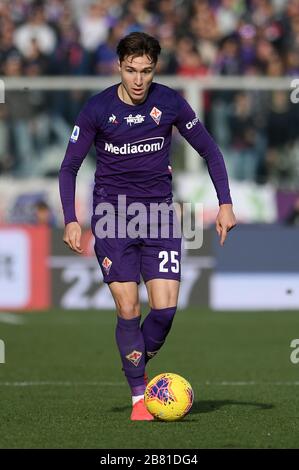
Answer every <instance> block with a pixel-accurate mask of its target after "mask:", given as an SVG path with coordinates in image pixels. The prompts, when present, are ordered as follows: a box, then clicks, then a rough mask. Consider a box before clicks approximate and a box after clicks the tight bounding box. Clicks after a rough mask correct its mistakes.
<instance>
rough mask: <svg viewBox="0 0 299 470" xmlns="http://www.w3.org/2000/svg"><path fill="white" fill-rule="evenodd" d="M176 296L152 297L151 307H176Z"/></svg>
mask: <svg viewBox="0 0 299 470" xmlns="http://www.w3.org/2000/svg"><path fill="white" fill-rule="evenodd" d="M176 302H177V298H176V296H175V295H171V294H169V295H167V296H165V297H164V298H159V297H158V298H152V299H151V308H154V309H159V310H161V309H163V308H176Z"/></svg>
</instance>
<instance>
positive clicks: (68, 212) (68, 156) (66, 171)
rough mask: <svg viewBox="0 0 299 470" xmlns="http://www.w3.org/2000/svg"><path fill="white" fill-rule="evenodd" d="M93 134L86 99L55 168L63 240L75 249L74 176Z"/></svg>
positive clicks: (77, 239)
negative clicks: (57, 169) (62, 156)
mask: <svg viewBox="0 0 299 470" xmlns="http://www.w3.org/2000/svg"><path fill="white" fill-rule="evenodd" d="M95 135H96V125H95V119H94V117H93V114H92V108H91V106H90V104H89V102H88V103H87V104H86V105H85V106H84V108H83V109H82V111H81V112H80V114H79V116H78V118H77V120H76V122H75V126H74V129H73V131H72V135H71V137H70V141H69V144H68V146H67V149H66V153H65V156H64V159H63V162H62V164H61V167H60V171H59V191H60V199H61V204H62V208H63V214H64V223H65V230H64V236H63V241H64V242H65V243H66V244H67V245H68V246H69V247H70V248H71V249H72V250H74V251H76V252H77V253H82V249H81V245H80V243H81V227H80V225H79V223H78V220H77V217H76V210H75V193H76V178H77V173H78V171H79V168H80V166H81V164H82V162H83V160H84V158H85V157H86V155H87V154H88V151H89V149H90V147H91V144H92V143H93V141H94V138H95Z"/></svg>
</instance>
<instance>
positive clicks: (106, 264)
mask: <svg viewBox="0 0 299 470" xmlns="http://www.w3.org/2000/svg"><path fill="white" fill-rule="evenodd" d="M102 266H103V268H104V269H105V272H106V274H109V271H110V268H111V266H112V261H111V259H109V258H107V256H106V257H105V258H104V260H103V262H102Z"/></svg>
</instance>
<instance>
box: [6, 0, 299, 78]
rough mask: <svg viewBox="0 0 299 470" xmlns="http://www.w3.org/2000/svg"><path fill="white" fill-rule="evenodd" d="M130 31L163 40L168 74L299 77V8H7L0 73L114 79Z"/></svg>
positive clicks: (132, 3)
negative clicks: (119, 48)
mask: <svg viewBox="0 0 299 470" xmlns="http://www.w3.org/2000/svg"><path fill="white" fill-rule="evenodd" d="M131 31H146V32H148V33H150V34H152V35H154V36H156V37H157V38H158V39H159V40H160V42H161V46H162V51H163V52H162V57H161V60H160V63H159V72H160V73H163V74H178V75H188V76H201V75H206V74H213V75H215V74H219V75H239V74H245V75H268V76H282V75H285V74H287V75H298V73H299V0H159V1H155V0H9V1H8V0H7V1H6V0H2V1H1V2H0V34H1V38H0V63H1V73H2V74H4V75H12V74H13V73H15V74H18V73H21V74H22V75H29V76H32V75H45V74H46V75H61V74H62V75H92V74H105V75H107V74H113V73H115V72H116V71H117V70H116V63H115V58H116V55H115V47H116V44H117V43H118V41H119V39H120V38H121V37H122V36H124V35H126V34H127V33H130V32H131Z"/></svg>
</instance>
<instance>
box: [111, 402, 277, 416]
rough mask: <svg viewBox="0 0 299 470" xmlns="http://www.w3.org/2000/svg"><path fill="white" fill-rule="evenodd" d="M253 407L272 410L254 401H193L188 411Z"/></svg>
mask: <svg viewBox="0 0 299 470" xmlns="http://www.w3.org/2000/svg"><path fill="white" fill-rule="evenodd" d="M232 405H238V406H254V407H255V408H258V409H260V410H271V409H272V408H274V405H271V404H269V403H257V402H254V401H237V400H201V401H195V402H194V403H193V406H192V408H191V411H190V415H191V416H192V415H194V414H200V413H212V412H213V411H217V410H220V409H221V408H223V407H224V406H232ZM131 409H132V407H131V406H130V405H126V406H115V407H113V408H111V411H112V413H121V412H123V411H127V410H131Z"/></svg>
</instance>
